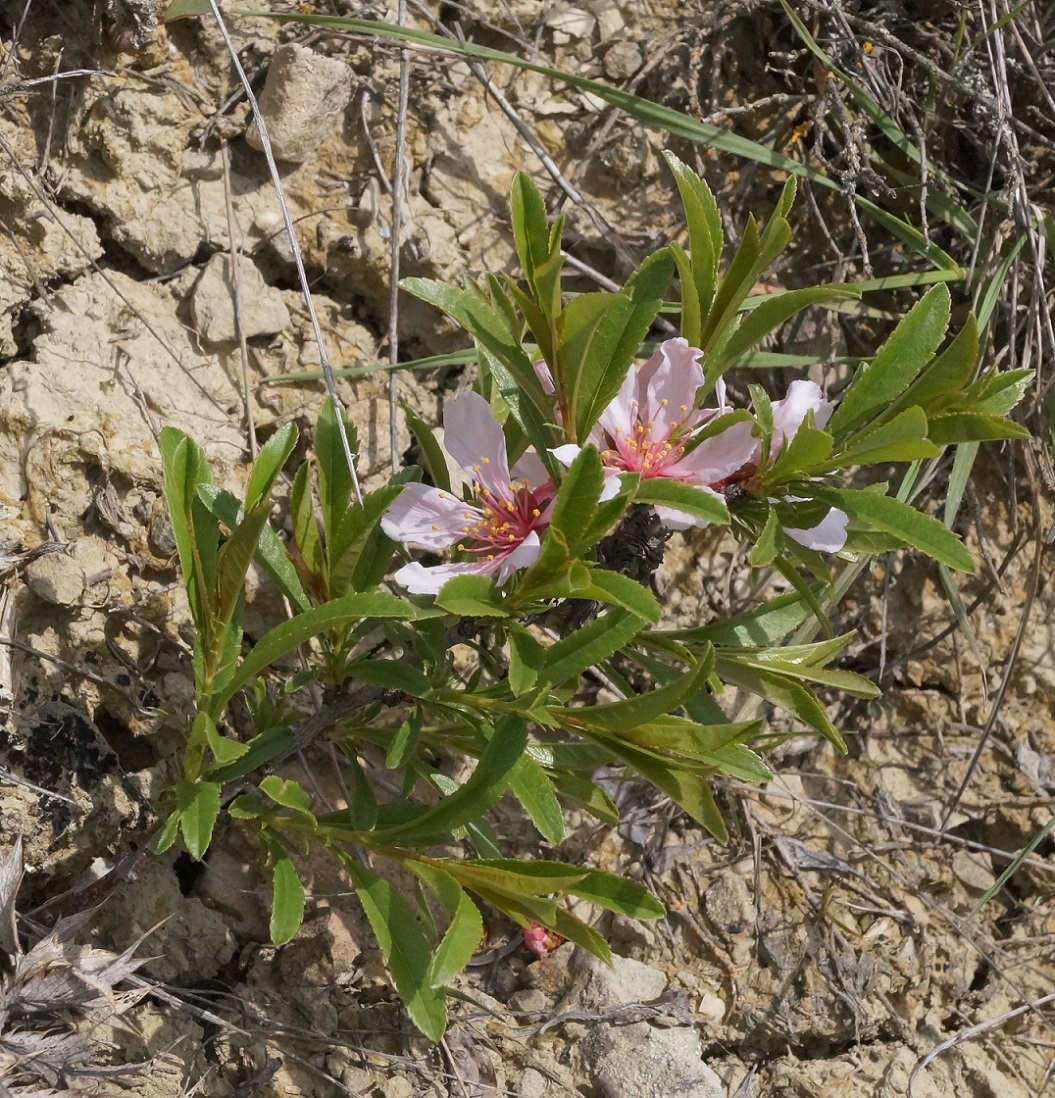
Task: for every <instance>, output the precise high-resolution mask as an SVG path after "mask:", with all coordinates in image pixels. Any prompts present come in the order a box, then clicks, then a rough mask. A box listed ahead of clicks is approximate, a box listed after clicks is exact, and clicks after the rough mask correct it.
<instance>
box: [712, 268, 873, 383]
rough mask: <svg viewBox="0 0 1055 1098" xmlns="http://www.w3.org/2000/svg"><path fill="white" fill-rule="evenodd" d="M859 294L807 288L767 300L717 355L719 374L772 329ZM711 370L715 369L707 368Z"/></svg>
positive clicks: (850, 289) (851, 290) (848, 290)
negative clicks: (809, 310) (804, 312)
mask: <svg viewBox="0 0 1055 1098" xmlns="http://www.w3.org/2000/svg"><path fill="white" fill-rule="evenodd" d="M860 296H861V291H860V290H858V289H857V288H856V287H854V286H838V285H830V286H809V287H807V288H806V289H803V290H788V291H786V292H785V293H782V294H775V295H773V296H772V297H767V298H766V299H765V300H764V301H763V302H762V303H761V304H760V305H758V306H757V307H756V308H754V309H753V310H752V311H751V313H750V314H749V315H748V316H747V317H745V318H744V319H743V321H742V322H741V324H740V327H739V328H737V330H736V332H735V333H734V334H733V335H732V337H731V338H730V339H728V340H727V341H726V342H725V343H724V344H723V345H722V348H721V351H720V352H718V355H719V359H720V365H721V368H722V370H724V369H726V368H727V367H729V366H732V365H733V364H734V363H736V362H737V361H738V360H739V359H740V358H741V356H743V355H745V354H747V352H748V351H750V350H751V349H752V348H753V347H754V346H755V345H756V344H758V343H759V342H760V341H761V340H762V339H763V338H764V337H765V336H767V335H768V334H769V333H770V332H771V331H773V329H774V328H778V327H779V326H780V325H781V324H783V323H784V322H785V321H786V320H789V319H790V318H791V317H793V316H794V315H795V314H796V313H799V312H801V311H802V310H803V309H806V308H808V307H809V306H810V305H816V304H817V303H819V302H824V301H837V300H842V301H845V300H848V299H855V298H859V297H860ZM709 366H711V368H714V369H717V368H718V367H717V366H713V364H709Z"/></svg>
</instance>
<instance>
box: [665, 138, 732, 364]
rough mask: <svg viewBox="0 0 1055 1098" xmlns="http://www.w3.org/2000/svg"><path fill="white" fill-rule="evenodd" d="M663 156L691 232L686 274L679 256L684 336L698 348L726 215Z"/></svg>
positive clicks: (692, 177) (683, 167) (706, 190)
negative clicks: (723, 216) (687, 314)
mask: <svg viewBox="0 0 1055 1098" xmlns="http://www.w3.org/2000/svg"><path fill="white" fill-rule="evenodd" d="M663 156H664V158H665V159H666V161H667V164H668V166H669V167H670V170H671V172H672V173H673V175H674V182H675V183H677V185H678V194H679V195H680V196H681V204H682V206H683V207H684V208H685V223H686V225H687V226H688V230H689V253H690V256H691V267H690V269H689V270H688V271H686V270H685V267H684V264H682V263H681V262H680V258H681V257H680V256H675V259H676V260H677V261H678V275H679V277H680V279H681V284H682V285H681V293H682V300H683V302H684V303H685V305H687V306H688V310H689V317H690V321H689V324H688V325H686V317H685V315H684V313H683V315H682V331H681V334H682V335H683V336H684V337H685V338H686V339H687V340H688V341H689V343H690V345H691V346H693V347H698V346H699V339H700V320H701V318H702V317H704V316H706V315H707V314H708V313H709V312H710V309H711V305H712V303H713V302H714V293H715V288H716V286H717V282H718V264H719V262H720V260H721V258H722V247H723V244H724V237H723V233H722V216H721V214H720V213H719V212H718V204H717V203H716V202H715V200H714V195H713V194H712V193H711V189H710V187H708V186H707V184H706V183H705V182H704V181H703V180H702V179H701V178H700V177H699V176H698V175H697V174H696V173H695V172H694V171H693V170H692V169H691V168H690V167H689V166H688V165H687V164H684V163H682V161H681V160H679V159H678V158H677V157H676V156H675V155H674V154H673V153H672V152H665V153H664V154H663ZM682 254H684V253H682Z"/></svg>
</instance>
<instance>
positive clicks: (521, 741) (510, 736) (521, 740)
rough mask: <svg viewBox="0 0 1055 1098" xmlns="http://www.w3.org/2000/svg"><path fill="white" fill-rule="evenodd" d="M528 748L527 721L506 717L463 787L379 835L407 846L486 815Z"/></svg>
mask: <svg viewBox="0 0 1055 1098" xmlns="http://www.w3.org/2000/svg"><path fill="white" fill-rule="evenodd" d="M525 747H527V725H526V723H525V721H524V720H523V719H520V718H517V717H506V718H504V719H503V720H502V721H501V722H500V723H499V724H498V725H496V727H495V729H494V732H493V734H492V736H491V739H490V741H489V742H488V744H487V747H486V748H485V749H484V752H483V754H482V755H481V756H480V760H479V762H478V763H477V764H476V769H475V770H474V771H473V772H472V774H471V775H470V776H469V778H468V779H467V780H466V782H465V783H464V784H463V785H461V786H459V787H458V789H457V790H456V791H455V792H454V793H451V794H450V796H447V797H444V798H443V799H442V800H441V801H439V803H438V804H435V805H432V806H431V807H429V808H427V809H425V811H423V812H420V813H418V814H417V815H415V816H414V818H413V819H411V820H409V821H408V822H407V823H404V824H396V825H394V826H391V827H386V828H385V829H384V830H383V832H379V838H380V841H382V842H386V843H389V842H397V841H398V842H399V843H401V844H404V845H405V844H411V843H415V842H418V841H424V840H427V839H431V838H434V837H436V836H439V835H444V834H446V833H447V832H450V831H453V830H455V829H456V828H458V827H462V826H464V825H465V824H466V823H467V822H468V821H469V820H473V819H476V818H478V817H480V816H483V815H484V814H485V813H486V812H487V811H488V810H489V809H490V808H491V807H492V806H493V805H494V804H496V803H497V801H498V799H499V797H501V796H502V794H503V793H504V792H505V790H506V788H507V787H508V785H509V781H510V777H511V775H512V771H513V768H514V767H515V766H516V764H517V761H518V760H519V759H520V757H521V755H523V753H524V749H525Z"/></svg>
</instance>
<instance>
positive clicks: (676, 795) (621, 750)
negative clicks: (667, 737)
mask: <svg viewBox="0 0 1055 1098" xmlns="http://www.w3.org/2000/svg"><path fill="white" fill-rule="evenodd" d="M605 744H606V745H607V746H608V747H609V748H610V749H611V751H612V752H613V753H614V754H615V755H617V756H618V757H619V758H621V759H622V760H623V761H624V762H627V763H629V764H630V765H631V766H632V767H633V768H634V769H635V770H636V771H637V772H638V773H639V774H640V775H641V777H643V778H644V779H645V780H646V781H648V782H651V783H652V785H654V786H655V787H656V788H657V789H659V790H660V791H661V792H663V793H666V795H667V796H668V797H670V799H671V800H672V801H673V802H674V803H675V804H676V805H678V807H679V808H681V810H682V811H683V812H685V813H687V814H688V815H689V816H691V817H692V819H694V820H695V821H696V822H697V823H698V824H699V825H700V826H701V827H704V828H706V829H707V831H709V832H710V833H711V834H712V835H713V836H714V837H715V838H716V839H717V840H718V841H719V842H723V843H724V842H725V841H726V840H727V839H728V837H729V834H728V832H727V831H726V829H725V823H724V822H723V820H722V817H721V814H720V813H719V812H718V810H717V808H716V806H715V803H714V798H713V797H712V796H711V791H710V789H709V788H708V786H707V782H706V781H705V780H704V779H703V778H701V777H700V776H699V775H698V774H694V773H693V772H692V771H690V770H686V769H685V768H684V767H682V766H679V765H678V763H677V762H676V761H675V760H673V759H670V758H666V757H664V756H660V755H657V754H656V753H655V752H653V751H647V750H645V749H644V748H640V747H636V746H634V745H633V744H629V743H626V742H625V741H623V740H612V739H606V740H605Z"/></svg>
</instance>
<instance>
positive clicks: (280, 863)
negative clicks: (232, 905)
mask: <svg viewBox="0 0 1055 1098" xmlns="http://www.w3.org/2000/svg"><path fill="white" fill-rule="evenodd" d="M268 850H269V851H270V852H271V865H272V875H271V880H272V885H271V887H272V899H271V941H272V942H273V943H274V944H275V945H277V946H280V945H285V944H286V942H288V941H289V940H290V938H292V937H293V935H294V934H296V933H297V931H298V930H299V929H300V924H301V923H303V922H304V886H303V885H302V884H301V883H300V877H298V876H297V870H296V868H295V866H294V865H293V863H292V862H291V861H290V858H289V855H288V854H287V853H286V852H285V850H283V849H282V847H281V845H280V844H279V843H278V842H270V843H268Z"/></svg>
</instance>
